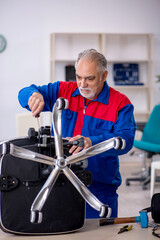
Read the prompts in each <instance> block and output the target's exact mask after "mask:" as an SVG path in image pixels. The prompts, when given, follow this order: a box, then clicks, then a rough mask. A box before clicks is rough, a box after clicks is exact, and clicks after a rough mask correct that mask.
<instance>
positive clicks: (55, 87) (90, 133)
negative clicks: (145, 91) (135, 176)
mask: <svg viewBox="0 0 160 240" xmlns="http://www.w3.org/2000/svg"><path fill="white" fill-rule="evenodd" d="M33 92H39V93H41V94H42V95H43V97H44V101H45V106H44V109H43V111H52V109H53V105H54V103H55V102H56V100H57V98H59V97H63V98H65V99H68V101H69V107H68V109H67V110H65V111H63V112H62V135H63V137H73V136H76V135H82V136H85V137H89V138H90V139H91V141H92V145H95V144H97V143H100V142H102V141H105V140H107V139H110V138H112V137H116V136H120V137H122V138H123V139H125V140H126V148H125V149H124V150H115V149H111V150H109V151H107V152H105V153H101V154H99V155H96V156H94V157H90V158H89V159H88V169H89V170H90V171H91V172H92V175H93V182H92V184H91V185H90V187H89V189H90V191H91V192H92V193H93V194H94V195H95V196H96V197H97V198H98V199H99V200H100V201H101V202H103V203H104V204H108V205H109V206H110V207H111V208H112V215H111V216H112V217H117V210H118V195H117V193H116V190H117V188H118V187H119V186H120V184H121V175H120V172H119V159H118V155H121V154H125V153H127V152H128V151H129V150H130V149H131V148H132V146H133V140H134V135H135V130H136V124H135V120H134V116H133V109H134V107H133V105H132V104H131V102H130V100H129V99H128V98H127V97H126V96H125V95H123V94H122V93H120V92H118V91H116V90H114V89H113V88H111V87H109V86H108V84H107V83H106V82H105V84H104V88H103V90H102V92H101V93H100V94H99V96H98V97H97V99H94V100H87V99H85V98H84V97H82V96H81V94H80V92H79V89H78V88H77V83H76V82H55V83H49V84H48V85H44V86H36V85H31V86H30V87H26V88H24V89H22V90H21V91H20V92H19V102H20V104H21V106H22V107H24V108H27V109H29V106H28V100H29V97H30V96H31V95H32V93H33ZM86 217H87V218H97V217H99V213H98V212H97V211H96V210H94V209H93V208H91V207H90V206H88V204H87V207H86Z"/></svg>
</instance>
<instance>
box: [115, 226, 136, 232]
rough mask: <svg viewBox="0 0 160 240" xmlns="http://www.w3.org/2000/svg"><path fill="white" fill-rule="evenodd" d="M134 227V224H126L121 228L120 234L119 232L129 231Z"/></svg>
mask: <svg viewBox="0 0 160 240" xmlns="http://www.w3.org/2000/svg"><path fill="white" fill-rule="evenodd" d="M132 227H133V225H130V226H128V225H125V226H123V227H121V228H120V230H119V232H118V234H119V233H123V232H127V231H129V230H131V229H132Z"/></svg>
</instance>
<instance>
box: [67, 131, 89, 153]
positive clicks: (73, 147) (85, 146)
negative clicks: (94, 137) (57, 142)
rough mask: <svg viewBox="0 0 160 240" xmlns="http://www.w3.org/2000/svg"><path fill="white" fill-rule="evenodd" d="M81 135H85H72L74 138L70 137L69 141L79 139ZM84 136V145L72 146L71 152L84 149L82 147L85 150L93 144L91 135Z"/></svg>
mask: <svg viewBox="0 0 160 240" xmlns="http://www.w3.org/2000/svg"><path fill="white" fill-rule="evenodd" d="M81 137H83V136H81V135H77V136H75V137H72V138H70V139H69V142H72V141H75V140H77V139H79V138H81ZM83 138H84V147H77V146H75V145H73V146H72V147H71V149H70V150H69V153H72V154H75V153H78V152H80V151H81V150H82V148H83V150H85V149H87V148H89V147H91V146H92V141H91V139H90V138H89V137H83Z"/></svg>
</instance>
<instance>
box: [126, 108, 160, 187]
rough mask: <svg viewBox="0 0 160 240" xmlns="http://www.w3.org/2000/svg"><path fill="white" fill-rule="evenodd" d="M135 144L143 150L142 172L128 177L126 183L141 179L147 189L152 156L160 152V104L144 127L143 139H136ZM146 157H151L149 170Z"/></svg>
mask: <svg viewBox="0 0 160 240" xmlns="http://www.w3.org/2000/svg"><path fill="white" fill-rule="evenodd" d="M133 146H134V147H135V148H137V149H139V150H142V153H143V154H142V157H143V159H142V165H143V166H142V173H141V175H140V176H139V177H136V178H127V179H126V185H127V186H129V185H130V182H131V181H140V182H142V183H143V189H146V185H147V184H148V183H150V172H151V162H152V157H153V155H155V154H160V105H156V106H155V107H154V108H153V110H152V112H151V114H150V117H149V119H148V122H147V123H146V125H145V127H144V129H143V133H142V138H141V140H139V141H138V140H134V144H133ZM146 158H149V159H150V166H149V169H148V171H146V169H147V168H146ZM146 172H147V174H146ZM157 181H158V179H157Z"/></svg>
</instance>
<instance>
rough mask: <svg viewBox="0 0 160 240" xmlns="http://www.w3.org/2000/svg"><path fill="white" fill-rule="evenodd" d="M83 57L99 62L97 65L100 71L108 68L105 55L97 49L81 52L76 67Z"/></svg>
mask: <svg viewBox="0 0 160 240" xmlns="http://www.w3.org/2000/svg"><path fill="white" fill-rule="evenodd" d="M81 59H84V60H90V61H94V62H97V67H98V69H97V70H98V71H99V72H100V73H104V72H105V71H106V70H107V60H106V58H105V56H104V55H103V54H101V53H99V52H97V51H96V50H95V49H87V50H84V51H83V52H81V53H79V54H78V58H77V60H76V62H75V69H76V67H77V64H78V62H79V60H81Z"/></svg>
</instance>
